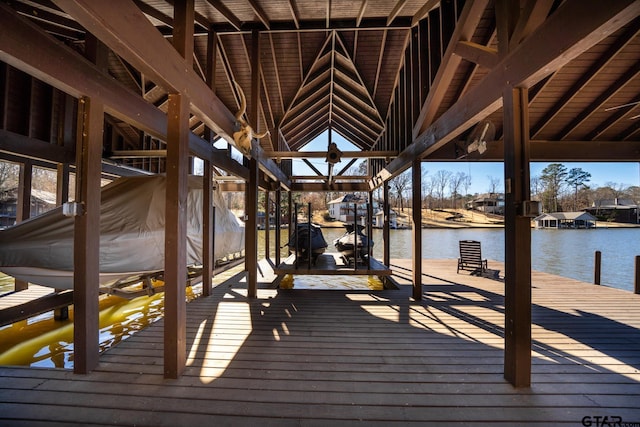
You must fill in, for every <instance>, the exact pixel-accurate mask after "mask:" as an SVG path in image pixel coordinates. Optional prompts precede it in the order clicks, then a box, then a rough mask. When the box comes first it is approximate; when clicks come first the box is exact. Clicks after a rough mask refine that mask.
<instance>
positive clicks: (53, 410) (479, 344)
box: [0, 260, 640, 426]
mask: <svg viewBox="0 0 640 427" xmlns="http://www.w3.org/2000/svg"><path fill="white" fill-rule="evenodd" d="M392 265H393V268H394V276H393V277H394V279H395V280H396V282H398V283H399V284H400V289H398V290H385V291H318V290H314V291H309V290H296V289H292V290H278V289H258V298H256V299H253V300H248V299H247V298H246V297H245V295H246V289H245V287H244V286H243V283H244V282H243V281H242V280H241V278H239V277H237V276H233V277H231V278H230V279H229V280H228V281H227V282H225V283H222V284H221V285H219V286H217V287H216V288H215V289H214V294H213V295H212V296H211V297H209V298H202V299H199V300H196V301H194V302H192V303H190V304H188V306H187V315H188V330H187V334H188V343H187V349H188V367H187V368H186V370H185V372H184V375H183V376H182V377H181V378H180V379H177V380H165V379H163V360H162V354H163V351H162V346H163V329H162V328H163V325H162V323H163V322H162V321H160V322H157V323H155V324H153V325H151V326H150V327H149V328H147V329H145V330H144V331H141V332H139V333H138V334H136V335H134V336H132V337H130V338H128V339H126V340H124V341H122V342H120V343H119V344H118V345H117V346H116V347H114V348H112V349H110V350H108V351H107V352H106V353H104V354H103V355H102V356H101V358H100V366H99V368H98V369H97V370H96V371H94V372H93V373H91V374H89V375H74V374H73V373H71V372H69V371H64V370H55V369H29V368H23V367H2V368H0V425H3V426H4V425H8V426H9V425H10V426H32V425H37V426H43V425H70V424H79V425H107V424H108V425H136V426H195V425H216V426H218V425H222V426H225V425H233V426H236V425H251V426H255V425H266V426H269V425H277V426H280V425H285V426H288V425H291V426H324V425H332V426H343V425H352V424H360V425H367V426H370V425H374V426H390V425H398V426H401V425H402V426H405V425H420V426H446V425H451V424H454V423H457V424H464V425H475V426H495V425H514V426H515V425H518V426H521V425H540V426H543V425H544V426H550V425H561V424H562V425H567V426H581V425H588V424H583V420H586V422H588V421H591V422H592V424H591V425H593V426H595V425H597V424H596V418H595V417H599V418H598V419H599V420H600V421H599V422H600V423H602V421H603V419H604V418H603V417H607V422H609V423H612V424H608V425H624V424H613V423H614V422H618V421H619V422H620V423H640V403H639V402H640V296H638V295H634V294H632V293H629V292H625V291H621V290H616V289H611V288H607V287H602V286H596V285H591V284H585V283H581V282H578V281H575V280H571V279H566V278H562V277H558V276H554V275H550V274H544V273H537V272H534V274H533V277H532V279H533V349H532V350H533V353H532V355H533V375H532V386H531V387H530V388H524V389H514V388H513V387H512V386H511V385H510V384H509V383H507V382H506V381H505V380H504V378H503V374H502V371H503V365H502V363H503V343H504V337H503V335H504V325H503V319H504V301H503V289H504V283H503V282H501V281H500V280H495V279H491V278H485V277H476V276H471V275H469V274H468V273H461V274H456V260H424V266H423V271H424V272H425V273H426V274H425V275H424V276H423V300H422V301H419V302H414V301H412V300H411V299H410V295H411V286H410V285H409V278H410V277H411V274H410V271H409V269H410V268H411V261H410V260H394V261H392ZM489 268H490V269H497V270H501V271H504V268H503V267H502V266H501V265H500V264H498V263H495V262H492V261H491V260H490V261H489ZM327 280H332V279H331V278H330V277H327ZM599 425H607V424H599ZM636 425H637V424H636Z"/></svg>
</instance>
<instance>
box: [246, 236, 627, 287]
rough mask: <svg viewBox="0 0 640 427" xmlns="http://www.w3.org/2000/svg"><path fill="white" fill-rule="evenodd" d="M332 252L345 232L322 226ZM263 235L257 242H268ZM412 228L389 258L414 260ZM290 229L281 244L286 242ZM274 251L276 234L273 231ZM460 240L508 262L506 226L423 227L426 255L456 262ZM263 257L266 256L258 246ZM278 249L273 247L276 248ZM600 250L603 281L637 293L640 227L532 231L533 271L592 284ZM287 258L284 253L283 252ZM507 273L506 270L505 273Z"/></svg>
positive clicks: (378, 252) (395, 240) (377, 252)
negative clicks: (634, 288)
mask: <svg viewBox="0 0 640 427" xmlns="http://www.w3.org/2000/svg"><path fill="white" fill-rule="evenodd" d="M322 232H323V234H324V236H325V240H326V241H327V243H329V250H330V251H332V250H333V240H334V239H336V238H338V237H340V236H341V235H342V234H343V233H344V229H342V228H323V229H322ZM263 233H264V232H261V235H260V237H259V241H260V242H262V241H263V240H264V235H263ZM411 233H412V232H411V230H391V231H390V234H391V242H390V248H391V254H390V255H391V258H411V241H412V234H411ZM286 236H287V234H286V231H284V232H283V234H282V244H284V243H285V242H286ZM270 239H271V243H270V245H271V247H272V248H274V247H275V235H274V232H273V231H271V237H270ZM373 239H374V241H375V242H376V246H375V247H374V256H375V257H376V258H378V259H382V244H381V243H382V230H380V229H376V230H374V231H373ZM460 240H479V241H480V242H482V255H483V258H487V259H489V260H495V261H500V262H504V229H502V228H463V229H448V228H443V229H439V228H425V229H423V230H422V257H423V258H426V259H429V258H436V259H438V258H439V259H443V258H454V259H455V258H458V242H459V241H460ZM259 250H260V252H259V254H258V256H259V257H262V256H264V249H263V248H260V249H259ZM272 251H274V249H272ZM596 251H600V252H602V273H601V283H602V284H603V285H609V286H613V287H616V288H619V289H625V290H628V291H633V286H634V284H633V280H634V264H635V257H636V256H640V228H596V229H593V230H536V229H532V230H531V253H532V255H531V258H532V259H531V262H532V268H533V269H534V270H538V271H543V272H547V273H552V274H557V275H559V276H564V277H570V278H573V279H577V280H581V281H584V282H588V283H592V282H593V269H594V258H595V252H596ZM282 255H283V256H286V249H283V252H282ZM502 274H504V272H502Z"/></svg>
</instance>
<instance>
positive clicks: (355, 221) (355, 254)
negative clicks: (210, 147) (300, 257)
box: [309, 202, 358, 271]
mask: <svg viewBox="0 0 640 427" xmlns="http://www.w3.org/2000/svg"><path fill="white" fill-rule="evenodd" d="M309 268H311V267H309ZM353 270H354V271H356V270H358V203H357V202H356V203H354V204H353Z"/></svg>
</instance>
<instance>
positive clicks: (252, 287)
mask: <svg viewBox="0 0 640 427" xmlns="http://www.w3.org/2000/svg"><path fill="white" fill-rule="evenodd" d="M259 100H260V32H259V31H257V30H253V31H252V33H251V99H250V102H249V121H250V122H252V123H255V126H256V130H257V126H258V125H257V123H258V111H259V108H258V103H259ZM248 166H249V182H247V190H246V191H247V207H246V209H245V211H247V213H248V218H247V222H246V224H245V227H246V228H245V230H246V231H245V232H246V244H245V257H246V261H245V267H246V269H247V296H248V297H249V298H255V297H256V296H257V287H258V226H257V224H258V221H257V219H258V178H259V177H258V162H257V160H256V159H255V157H252V158H251V159H249V161H248Z"/></svg>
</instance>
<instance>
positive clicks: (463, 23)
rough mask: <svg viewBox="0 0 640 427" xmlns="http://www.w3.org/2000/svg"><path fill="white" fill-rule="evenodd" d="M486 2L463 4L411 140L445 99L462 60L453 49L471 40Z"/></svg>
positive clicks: (432, 116) (427, 124)
mask: <svg viewBox="0 0 640 427" xmlns="http://www.w3.org/2000/svg"><path fill="white" fill-rule="evenodd" d="M488 2H489V1H488V0H478V1H471V2H465V5H464V7H463V9H462V13H461V14H460V18H459V19H458V24H457V25H456V29H455V31H454V33H453V35H452V37H451V41H450V42H449V46H448V47H447V49H446V50H445V53H444V56H443V58H442V61H441V64H440V67H439V68H438V72H437V73H436V76H435V79H434V80H433V84H432V85H431V89H430V90H429V93H428V95H427V99H426V100H425V102H424V104H423V105H422V108H421V109H420V115H419V116H418V120H417V121H416V123H415V126H414V128H413V139H415V138H416V137H417V136H418V135H420V134H422V133H423V132H424V131H425V130H426V129H427V127H429V126H430V125H431V123H432V122H433V120H434V118H435V115H436V112H437V111H438V108H440V104H441V103H442V101H443V99H444V97H445V94H446V90H447V87H449V85H450V83H451V81H452V80H453V77H454V74H455V71H456V69H457V68H458V65H459V64H460V61H461V60H462V58H460V57H459V56H457V55H455V54H454V52H455V48H456V46H457V45H458V42H459V41H462V40H471V36H472V35H473V33H474V31H475V29H476V27H477V26H478V23H479V22H480V19H481V18H482V15H483V14H484V10H485V8H486V7H487V3H488Z"/></svg>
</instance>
